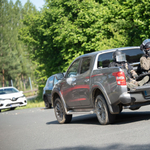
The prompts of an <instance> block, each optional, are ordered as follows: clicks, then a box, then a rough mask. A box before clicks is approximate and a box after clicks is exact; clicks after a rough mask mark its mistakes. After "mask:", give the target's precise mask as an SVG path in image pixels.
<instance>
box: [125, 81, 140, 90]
mask: <svg viewBox="0 0 150 150" xmlns="http://www.w3.org/2000/svg"><path fill="white" fill-rule="evenodd" d="M137 86H138V85H135V84H133V83H128V82H127V87H128V88H129V89H132V88H134V87H137Z"/></svg>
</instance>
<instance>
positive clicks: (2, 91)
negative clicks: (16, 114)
mask: <svg viewBox="0 0 150 150" xmlns="http://www.w3.org/2000/svg"><path fill="white" fill-rule="evenodd" d="M26 105H27V99H26V97H25V96H24V95H23V91H19V90H17V89H16V88H14V87H2V88H0V112H1V110H2V109H7V108H10V109H11V110H14V109H15V108H16V107H19V106H26Z"/></svg>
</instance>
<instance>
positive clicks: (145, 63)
mask: <svg viewBox="0 0 150 150" xmlns="http://www.w3.org/2000/svg"><path fill="white" fill-rule="evenodd" d="M140 49H141V50H142V51H143V53H144V55H143V56H142V57H141V58H140V65H141V66H140V67H141V72H142V73H150V39H146V40H144V41H143V43H142V44H141V45H140Z"/></svg>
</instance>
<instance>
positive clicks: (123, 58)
mask: <svg viewBox="0 0 150 150" xmlns="http://www.w3.org/2000/svg"><path fill="white" fill-rule="evenodd" d="M112 58H113V60H115V61H116V62H124V61H126V55H125V54H124V53H122V51H120V50H118V49H117V50H116V51H115V52H114V53H113V56H112Z"/></svg>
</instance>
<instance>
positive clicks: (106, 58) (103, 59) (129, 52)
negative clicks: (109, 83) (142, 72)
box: [98, 49, 143, 67]
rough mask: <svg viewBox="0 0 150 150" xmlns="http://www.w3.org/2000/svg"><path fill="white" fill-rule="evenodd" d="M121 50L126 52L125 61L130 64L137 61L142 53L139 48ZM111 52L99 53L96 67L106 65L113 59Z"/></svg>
mask: <svg viewBox="0 0 150 150" xmlns="http://www.w3.org/2000/svg"><path fill="white" fill-rule="evenodd" d="M122 51H123V53H125V54H126V59H127V61H128V62H129V63H131V64H132V63H137V62H139V61H140V58H141V56H142V55H143V52H142V51H141V50H140V49H126V50H122ZM113 52H114V51H113ZM113 52H107V53H103V54H100V55H99V57H98V67H108V66H109V63H110V62H111V61H113V60H112V54H113Z"/></svg>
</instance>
